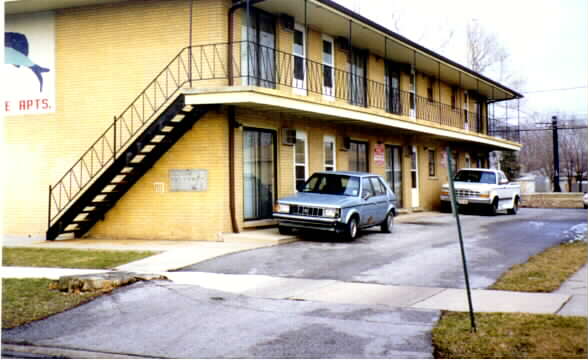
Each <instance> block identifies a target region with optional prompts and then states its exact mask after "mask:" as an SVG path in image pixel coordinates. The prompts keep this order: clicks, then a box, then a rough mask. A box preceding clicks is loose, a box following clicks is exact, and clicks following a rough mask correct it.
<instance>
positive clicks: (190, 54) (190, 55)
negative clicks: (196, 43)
mask: <svg viewBox="0 0 588 360" xmlns="http://www.w3.org/2000/svg"><path fill="white" fill-rule="evenodd" d="M193 5H194V0H190V31H189V33H190V40H189V42H190V44H189V47H188V56H189V59H188V64H189V65H190V68H189V69H190V70H189V71H188V76H189V77H190V79H188V82H189V83H190V88H191V87H192V8H193Z"/></svg>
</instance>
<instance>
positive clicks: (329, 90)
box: [323, 34, 335, 100]
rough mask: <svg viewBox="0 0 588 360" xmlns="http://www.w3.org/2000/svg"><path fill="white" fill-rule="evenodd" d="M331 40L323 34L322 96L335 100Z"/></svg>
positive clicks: (333, 54)
mask: <svg viewBox="0 0 588 360" xmlns="http://www.w3.org/2000/svg"><path fill="white" fill-rule="evenodd" d="M333 43H334V42H333V38H332V37H330V36H328V35H324V34H323V95H325V98H326V99H327V100H333V99H334V98H335V53H334V51H333V50H334V48H335V47H334V45H333Z"/></svg>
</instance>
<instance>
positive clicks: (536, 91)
mask: <svg viewBox="0 0 588 360" xmlns="http://www.w3.org/2000/svg"><path fill="white" fill-rule="evenodd" d="M578 89H588V86H575V87H569V88H559V89H543V90H531V91H521V92H523V93H525V94H533V93H542V92H555V91H568V90H578Z"/></svg>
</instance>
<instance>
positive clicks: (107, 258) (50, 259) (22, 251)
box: [2, 247, 157, 269]
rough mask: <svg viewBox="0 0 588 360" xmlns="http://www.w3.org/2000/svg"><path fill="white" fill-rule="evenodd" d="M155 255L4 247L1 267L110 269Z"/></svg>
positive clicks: (138, 252)
mask: <svg viewBox="0 0 588 360" xmlns="http://www.w3.org/2000/svg"><path fill="white" fill-rule="evenodd" d="M155 254H157V252H153V251H113V250H73V249H45V248H41V249H38V248H9V247H4V248H3V249H2V265H3V266H32V267H58V268H74V269H111V268H114V267H116V266H119V265H123V264H126V263H129V262H132V261H136V260H140V259H143V258H146V257H149V256H152V255H155Z"/></svg>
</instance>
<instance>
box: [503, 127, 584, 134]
mask: <svg viewBox="0 0 588 360" xmlns="http://www.w3.org/2000/svg"><path fill="white" fill-rule="evenodd" d="M581 129H588V126H581V127H558V128H557V130H581ZM516 131H521V132H523V131H525V132H526V131H552V129H551V128H545V129H518V130H509V129H505V130H494V131H493V132H495V133H499V132H516Z"/></svg>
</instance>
